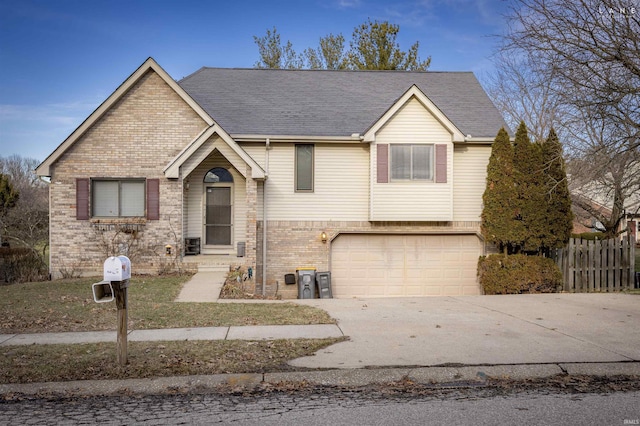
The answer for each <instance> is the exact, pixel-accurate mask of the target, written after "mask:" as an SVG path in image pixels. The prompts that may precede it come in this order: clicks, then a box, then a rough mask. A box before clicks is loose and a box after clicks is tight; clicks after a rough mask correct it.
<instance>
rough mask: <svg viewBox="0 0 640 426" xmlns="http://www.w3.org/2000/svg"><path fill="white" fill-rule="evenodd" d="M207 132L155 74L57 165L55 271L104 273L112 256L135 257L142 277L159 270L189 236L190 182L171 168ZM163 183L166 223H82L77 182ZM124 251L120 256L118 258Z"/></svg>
mask: <svg viewBox="0 0 640 426" xmlns="http://www.w3.org/2000/svg"><path fill="white" fill-rule="evenodd" d="M205 127H206V123H205V122H204V121H203V120H202V119H201V118H200V117H199V116H198V115H197V114H196V113H195V112H194V111H193V109H192V108H191V107H189V106H188V105H187V104H186V103H185V102H184V100H182V98H180V97H179V96H178V94H176V92H175V91H174V90H173V89H172V88H171V87H169V86H168V85H167V84H166V83H165V81H164V80H163V79H162V78H161V77H160V76H158V75H157V74H156V73H155V72H153V71H148V72H147V73H146V74H145V75H144V76H142V77H141V78H140V79H139V81H138V82H137V83H136V84H135V85H134V86H133V87H132V88H131V89H130V90H129V91H128V92H127V93H126V94H125V95H124V96H123V97H122V98H121V99H120V100H118V101H117V102H116V103H115V104H114V105H113V106H112V107H111V108H110V109H109V110H108V111H107V112H106V113H105V114H104V115H103V116H102V117H101V118H100V119H98V120H97V121H96V123H95V124H94V125H93V126H92V127H91V128H90V129H89V130H88V131H87V132H86V133H85V134H84V135H82V136H81V137H80V138H79V139H78V140H77V141H76V143H75V144H74V145H73V146H71V147H70V148H69V149H68V150H67V151H66V152H65V153H64V154H63V155H62V156H61V157H60V158H59V159H58V161H56V162H55V163H54V164H53V166H52V168H51V185H50V191H49V197H50V221H51V222H50V241H51V266H50V269H51V273H52V276H53V277H54V278H58V277H61V276H63V275H65V274H69V273H74V274H78V273H80V274H83V275H89V274H91V275H96V274H97V275H99V274H101V271H102V263H103V262H104V259H105V257H106V256H108V255H112V254H121V253H123V254H128V255H129V256H130V257H131V261H132V265H133V268H134V273H135V272H148V273H157V272H159V271H160V270H162V269H164V268H165V267H168V266H170V264H171V263H172V261H173V260H174V259H175V258H174V257H173V256H170V257H167V256H166V255H165V249H164V247H165V245H167V244H170V245H171V246H172V247H173V250H174V251H173V253H176V252H175V250H176V249H179V248H180V246H181V242H182V241H183V239H182V205H181V200H182V183H181V182H180V181H179V180H176V179H174V180H169V179H166V178H165V177H164V174H163V168H164V167H165V166H166V165H167V163H168V162H169V161H170V160H171V159H172V158H173V157H175V156H176V155H177V154H178V153H179V152H180V151H181V150H182V149H183V148H184V147H185V146H186V145H187V144H188V143H189V142H190V141H191V140H193V139H194V138H195V137H196V136H197V135H198V134H199V133H200V132H201V131H202V130H203V128H205ZM101 177H113V178H145V179H151V178H156V179H159V180H160V219H159V220H146V219H144V218H138V219H108V220H98V219H90V220H77V219H76V179H77V178H101ZM113 250H116V251H117V253H114V252H113Z"/></svg>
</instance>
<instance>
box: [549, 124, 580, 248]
mask: <svg viewBox="0 0 640 426" xmlns="http://www.w3.org/2000/svg"><path fill="white" fill-rule="evenodd" d="M542 161H543V165H544V172H545V173H544V175H545V189H546V198H547V203H546V207H547V209H546V210H547V211H546V222H547V224H546V226H547V236H546V238H545V240H544V241H543V244H542V246H543V250H544V251H545V252H548V250H549V249H553V248H561V247H564V246H565V245H566V244H567V243H568V242H569V238H571V231H572V229H573V212H572V211H571V194H570V193H569V187H568V184H567V173H566V171H565V165H564V159H563V157H562V144H561V143H560V140H559V139H558V136H557V135H556V132H555V130H554V129H553V128H552V129H551V131H550V132H549V137H548V138H547V140H546V141H545V142H544V144H543V145H542Z"/></svg>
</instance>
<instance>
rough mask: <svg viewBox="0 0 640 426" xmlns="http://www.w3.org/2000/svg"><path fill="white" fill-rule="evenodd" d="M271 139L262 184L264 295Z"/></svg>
mask: <svg viewBox="0 0 640 426" xmlns="http://www.w3.org/2000/svg"><path fill="white" fill-rule="evenodd" d="M269 148H270V140H269V138H267V139H266V140H265V149H264V167H265V172H264V181H263V184H262V296H263V297H264V296H266V295H267V180H268V178H269Z"/></svg>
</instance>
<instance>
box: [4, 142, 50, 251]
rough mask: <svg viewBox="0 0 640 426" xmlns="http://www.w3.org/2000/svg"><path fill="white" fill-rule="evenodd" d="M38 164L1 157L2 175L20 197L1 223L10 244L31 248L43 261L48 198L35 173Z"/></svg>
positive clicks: (14, 157) (32, 160) (20, 158)
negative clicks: (6, 177) (7, 177)
mask: <svg viewBox="0 0 640 426" xmlns="http://www.w3.org/2000/svg"><path fill="white" fill-rule="evenodd" d="M38 164H39V163H38V161H37V160H35V159H33V158H23V157H20V156H18V155H12V156H10V157H7V158H3V157H0V173H2V174H4V175H6V176H9V178H10V180H11V183H12V185H13V186H14V188H15V189H16V190H17V191H18V192H19V194H20V197H19V199H18V201H17V203H16V204H15V206H14V208H12V209H10V210H9V211H8V212H7V213H6V214H5V216H4V217H3V220H2V227H3V231H4V236H5V238H6V239H7V240H8V241H9V242H13V243H17V244H18V245H20V246H24V247H29V248H31V249H32V250H34V252H37V253H38V254H39V255H40V256H41V257H42V259H43V260H44V253H45V251H46V248H47V246H48V237H49V197H48V193H49V190H48V187H47V185H46V184H45V183H44V182H42V181H41V180H39V179H38V178H37V176H36V175H35V173H34V170H35V168H36V166H37V165H38Z"/></svg>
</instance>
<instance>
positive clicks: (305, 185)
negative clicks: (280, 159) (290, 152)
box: [295, 145, 313, 192]
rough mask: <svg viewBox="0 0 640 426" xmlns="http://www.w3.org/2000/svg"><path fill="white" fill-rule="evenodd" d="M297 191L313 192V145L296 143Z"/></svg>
mask: <svg viewBox="0 0 640 426" xmlns="http://www.w3.org/2000/svg"><path fill="white" fill-rule="evenodd" d="M295 150H296V154H295V155H296V158H295V174H296V175H295V189H296V192H313V145H296V146H295Z"/></svg>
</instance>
